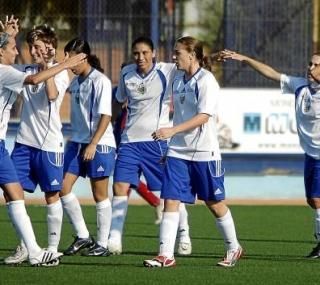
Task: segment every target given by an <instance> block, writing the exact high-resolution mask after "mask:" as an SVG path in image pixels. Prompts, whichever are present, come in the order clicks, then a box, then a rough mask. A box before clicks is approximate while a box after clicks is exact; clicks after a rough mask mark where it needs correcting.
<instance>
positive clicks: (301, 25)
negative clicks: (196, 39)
mask: <svg viewBox="0 0 320 285" xmlns="http://www.w3.org/2000/svg"><path fill="white" fill-rule="evenodd" d="M314 2H318V1H310V0H290V1H286V0H259V1H252V0H237V1H234V0H226V1H225V15H224V21H225V24H224V39H225V41H224V46H225V47H226V48H230V49H235V50H238V51H239V52H241V53H244V54H247V55H249V56H252V57H255V58H257V59H260V60H262V61H264V62H266V63H268V64H270V65H271V66H273V67H274V68H276V69H277V70H279V71H282V72H284V73H287V74H292V75H304V73H305V72H306V67H307V64H308V62H309V59H310V56H311V53H312V52H313V50H312V49H313V46H312V31H313V30H312V28H313V25H318V23H314V22H313V13H318V11H314V9H313V8H314V7H313V4H314ZM222 82H223V85H225V86H229V87H231V86H232V87H272V86H277V87H278V84H276V83H274V82H273V81H271V80H268V79H265V78H264V77H262V76H261V75H259V74H258V73H257V72H254V71H253V70H252V69H251V68H250V67H248V66H245V65H241V64H239V63H237V62H231V61H230V62H227V63H226V64H224V70H223V80H222Z"/></svg>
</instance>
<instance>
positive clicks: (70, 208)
mask: <svg viewBox="0 0 320 285" xmlns="http://www.w3.org/2000/svg"><path fill="white" fill-rule="evenodd" d="M61 202H62V206H63V210H64V211H66V213H67V216H68V218H69V221H70V222H71V224H72V226H73V229H74V231H75V232H76V235H77V237H79V238H88V237H89V231H88V229H87V226H86V223H85V221H84V218H83V215H82V210H81V207H80V203H79V201H78V199H77V197H76V196H75V195H74V194H73V193H69V194H67V195H65V196H63V197H61Z"/></svg>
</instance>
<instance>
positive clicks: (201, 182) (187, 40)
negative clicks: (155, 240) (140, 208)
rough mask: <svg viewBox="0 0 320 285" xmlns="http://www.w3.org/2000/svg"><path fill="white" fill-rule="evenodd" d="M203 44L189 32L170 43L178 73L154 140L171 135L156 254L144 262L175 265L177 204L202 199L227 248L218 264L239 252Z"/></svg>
mask: <svg viewBox="0 0 320 285" xmlns="http://www.w3.org/2000/svg"><path fill="white" fill-rule="evenodd" d="M203 57H204V56H203V46H202V44H201V42H199V41H198V40H196V39H194V38H192V37H182V38H179V39H178V40H177V41H176V44H175V47H174V56H173V59H174V62H175V63H176V66H177V68H178V69H179V70H180V71H181V73H179V74H177V75H176V76H175V77H174V79H173V83H172V96H173V110H174V113H173V126H172V127H169V128H163V127H160V128H159V129H157V130H156V131H155V132H154V133H153V134H152V136H153V138H154V139H155V140H156V141H160V140H163V139H168V138H171V140H170V144H169V149H168V152H167V157H166V164H165V171H164V178H163V184H162V189H161V198H164V213H163V218H162V222H161V224H160V240H159V254H158V256H157V257H155V258H153V259H150V260H145V261H144V263H143V264H144V266H146V267H171V266H175V264H176V262H175V258H174V245H175V239H176V233H177V228H178V223H179V211H178V210H179V204H180V203H181V202H184V203H194V201H195V199H196V196H197V197H198V199H200V200H203V201H204V202H205V203H206V205H207V207H208V208H209V210H210V211H211V213H212V214H213V215H214V216H215V217H216V224H217V227H218V229H219V231H220V233H221V234H222V236H223V239H224V243H225V247H226V254H225V256H224V258H223V259H222V260H221V261H220V262H218V265H220V266H224V267H232V266H234V265H235V264H236V262H237V260H238V259H239V258H240V257H241V254H242V248H241V246H240V244H239V242H238V239H237V236H236V231H235V226H234V222H233V218H232V216H231V212H230V210H229V208H228V207H227V206H226V204H225V203H224V202H223V200H224V199H225V189H224V169H223V167H222V162H221V155H220V150H219V143H218V139H217V133H216V128H215V124H216V116H217V103H218V94H219V85H218V83H217V81H216V79H215V78H214V76H213V75H212V73H211V72H209V71H208V70H206V69H204V68H202V67H201V66H202V63H203Z"/></svg>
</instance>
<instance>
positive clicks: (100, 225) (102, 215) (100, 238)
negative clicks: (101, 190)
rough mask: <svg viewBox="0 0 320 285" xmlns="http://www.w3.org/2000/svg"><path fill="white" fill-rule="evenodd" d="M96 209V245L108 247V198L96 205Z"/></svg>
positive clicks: (109, 219)
mask: <svg viewBox="0 0 320 285" xmlns="http://www.w3.org/2000/svg"><path fill="white" fill-rule="evenodd" d="M96 209H97V243H98V244H99V245H101V246H103V247H105V248H107V247H108V237H109V232H110V225H111V215H112V209H111V203H110V200H109V198H107V199H106V200H104V201H101V202H98V203H97V204H96Z"/></svg>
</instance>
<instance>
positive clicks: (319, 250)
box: [306, 242, 320, 258]
mask: <svg viewBox="0 0 320 285" xmlns="http://www.w3.org/2000/svg"><path fill="white" fill-rule="evenodd" d="M306 257H307V258H320V242H319V243H318V244H317V246H316V247H315V248H313V249H312V251H311V252H310V253H309V254H308V255H307V256H306Z"/></svg>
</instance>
